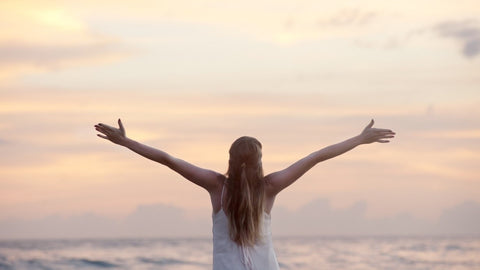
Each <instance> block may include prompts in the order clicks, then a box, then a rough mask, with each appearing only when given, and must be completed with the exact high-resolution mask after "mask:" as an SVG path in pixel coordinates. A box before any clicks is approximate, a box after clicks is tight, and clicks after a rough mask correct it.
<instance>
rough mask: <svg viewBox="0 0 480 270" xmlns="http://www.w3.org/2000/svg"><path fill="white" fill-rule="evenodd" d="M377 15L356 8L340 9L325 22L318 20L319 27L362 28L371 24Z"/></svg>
mask: <svg viewBox="0 0 480 270" xmlns="http://www.w3.org/2000/svg"><path fill="white" fill-rule="evenodd" d="M377 16H378V14H377V13H376V12H373V11H363V10H360V9H358V8H345V9H341V10H340V11H338V12H337V13H335V14H334V15H333V16H331V17H330V18H329V19H327V20H320V21H319V25H320V26H323V25H329V26H336V27H343V26H349V25H356V26H362V25H365V24H368V23H371V22H372V21H373V20H374V18H375V17H377Z"/></svg>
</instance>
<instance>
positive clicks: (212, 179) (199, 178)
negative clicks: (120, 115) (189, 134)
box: [95, 119, 223, 192]
mask: <svg viewBox="0 0 480 270" xmlns="http://www.w3.org/2000/svg"><path fill="white" fill-rule="evenodd" d="M118 125H119V128H114V127H111V126H109V125H105V124H98V125H95V129H96V130H97V131H98V132H100V133H101V134H98V136H99V137H101V138H103V139H106V140H109V141H111V142H113V143H115V144H118V145H121V146H124V147H126V148H128V149H130V150H132V151H133V152H135V153H137V154H139V155H141V156H143V157H146V158H148V159H150V160H153V161H155V162H158V163H160V164H163V165H165V166H167V167H169V168H170V169H172V170H173V171H175V172H177V173H178V174H180V175H182V176H183V177H184V178H186V179H187V180H189V181H191V182H192V183H194V184H197V185H199V186H201V187H203V188H205V189H206V190H207V191H209V192H210V191H211V190H214V189H215V188H216V187H217V185H218V183H219V181H218V180H219V177H220V178H221V177H223V175H221V174H219V173H217V172H214V171H211V170H207V169H203V168H200V167H197V166H195V165H193V164H191V163H189V162H186V161H184V160H182V159H179V158H176V157H174V156H172V155H170V154H168V153H166V152H164V151H162V150H159V149H156V148H153V147H150V146H148V145H145V144H142V143H139V142H137V141H134V140H132V139H130V138H128V137H127V136H126V134H125V128H124V127H123V124H122V121H121V120H120V119H118Z"/></svg>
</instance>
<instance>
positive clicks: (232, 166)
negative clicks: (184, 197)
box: [95, 119, 395, 270]
mask: <svg viewBox="0 0 480 270" xmlns="http://www.w3.org/2000/svg"><path fill="white" fill-rule="evenodd" d="M373 124H374V121H373V120H372V121H371V122H370V123H369V124H368V125H367V126H366V127H365V128H364V129H363V131H362V132H361V133H360V134H359V135H357V136H355V137H352V138H350V139H348V140H345V141H343V142H340V143H337V144H334V145H331V146H328V147H325V148H323V149H321V150H318V151H316V152H313V153H311V154H310V155H308V156H306V157H304V158H302V159H300V160H299V161H297V162H295V163H293V164H292V165H291V166H289V167H288V168H286V169H284V170H281V171H278V172H274V173H271V174H268V175H267V176H264V175H263V169H262V145H261V144H260V142H259V141H258V140H256V139H255V138H252V137H247V136H244V137H241V138H239V139H237V140H236V141H235V142H234V143H233V144H232V146H231V148H230V151H229V153H230V159H229V163H228V171H227V174H226V175H223V174H221V173H217V172H214V171H211V170H207V169H202V168H199V167H197V166H195V165H192V164H190V163H188V162H186V161H184V160H181V159H178V158H175V157H173V156H171V155H169V154H167V153H166V152H163V151H161V150H158V149H155V148H152V147H149V146H147V145H144V144H141V143H139V142H136V141H134V140H132V139H130V138H128V137H127V136H126V134H125V128H124V127H123V124H122V121H121V120H120V119H119V120H118V125H119V128H114V127H111V126H108V125H105V124H98V125H95V129H96V130H97V131H98V132H100V133H101V134H98V136H99V137H101V138H103V139H107V140H110V141H112V142H113V143H116V144H119V145H121V146H124V147H127V148H129V149H130V150H132V151H134V152H136V153H138V154H140V155H142V156H144V157H146V158H148V159H151V160H153V161H156V162H159V163H161V164H163V165H165V166H168V167H169V168H170V169H172V170H174V171H176V172H177V173H179V174H181V175H182V176H183V177H185V178H186V179H187V180H190V181H191V182H193V183H195V184H197V185H199V186H201V187H203V188H204V189H206V190H207V191H208V193H209V194H210V200H211V202H212V208H213V269H214V270H226V269H229V270H237V269H239V270H240V269H259V270H269V269H279V266H278V262H277V259H276V256H275V252H274V250H273V245H272V237H271V232H270V212H271V210H272V207H273V203H274V201H275V197H276V195H277V194H278V193H279V192H280V191H282V190H283V189H284V188H286V187H288V186H289V185H291V184H292V183H293V182H295V181H296V180H297V179H298V178H300V176H302V175H303V174H304V173H306V172H307V171H308V170H310V169H311V168H312V167H313V166H315V165H316V164H317V163H319V162H321V161H324V160H327V159H330V158H333V157H336V156H338V155H340V154H343V153H345V152H347V151H349V150H351V149H353V148H355V147H356V146H358V145H361V144H369V143H373V142H380V143H387V142H389V140H388V139H390V138H393V137H394V135H395V133H394V132H393V131H391V130H389V129H377V128H373Z"/></svg>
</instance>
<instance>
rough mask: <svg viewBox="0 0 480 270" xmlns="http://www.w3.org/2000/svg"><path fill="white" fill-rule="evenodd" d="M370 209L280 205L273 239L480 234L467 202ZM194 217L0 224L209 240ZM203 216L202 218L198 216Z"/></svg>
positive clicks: (206, 224) (159, 212)
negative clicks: (421, 208)
mask: <svg viewBox="0 0 480 270" xmlns="http://www.w3.org/2000/svg"><path fill="white" fill-rule="evenodd" d="M366 210H367V205H366V203H364V202H357V203H355V204H353V205H352V206H350V207H347V208H344V209H333V208H332V207H331V206H330V204H329V202H328V200H325V199H317V200H314V201H312V202H310V203H308V204H307V205H305V206H303V207H301V208H299V209H297V210H293V211H289V210H286V209H285V208H282V207H277V208H275V209H274V211H273V212H272V220H273V222H272V223H273V225H272V229H273V232H274V235H388V234H478V233H480V204H479V203H477V202H472V201H469V202H465V203H462V204H460V205H457V206H454V207H452V208H450V209H448V210H445V211H444V213H443V215H442V216H441V217H440V218H439V219H438V220H437V221H427V220H423V219H418V218H414V217H412V216H411V215H409V214H400V215H397V216H394V217H390V218H381V219H369V218H367V217H366V216H365V213H366ZM196 214H197V215H196V217H190V216H189V215H188V214H187V212H186V211H185V210H184V209H182V208H178V207H174V206H168V205H163V204H152V205H141V206H139V207H137V209H136V210H135V211H133V212H132V213H131V214H129V215H127V216H126V217H124V218H117V219H115V218H108V217H104V216H100V215H96V214H91V213H90V214H82V215H76V216H70V217H61V216H57V215H53V216H48V217H45V218H41V219H36V220H27V219H22V220H20V219H15V220H13V219H10V220H4V221H1V222H0V238H48V237H56V238H58V237H66V238H71V237H103V238H105V237H192V236H193V237H196V236H202V237H208V236H210V231H211V224H212V221H211V216H210V212H207V211H205V212H204V213H196ZM198 214H202V216H200V217H199V216H198Z"/></svg>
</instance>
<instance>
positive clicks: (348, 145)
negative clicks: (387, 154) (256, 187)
mask: <svg viewBox="0 0 480 270" xmlns="http://www.w3.org/2000/svg"><path fill="white" fill-rule="evenodd" d="M373 124H374V121H373V120H372V121H371V122H370V123H369V124H368V125H367V126H366V127H365V128H364V130H363V131H362V133H361V134H360V135H357V136H355V137H352V138H350V139H348V140H345V141H343V142H340V143H337V144H333V145H330V146H327V147H325V148H323V149H320V150H318V151H316V152H313V153H311V154H310V155H308V156H306V157H304V158H302V159H300V160H298V161H297V162H295V163H293V164H292V165H290V166H289V167H288V168H286V169H284V170H281V171H278V172H274V173H272V174H269V175H267V176H265V181H266V183H267V190H268V193H269V196H271V197H274V196H275V195H276V194H278V193H279V192H280V191H282V190H283V189H285V188H286V187H288V186H290V185H291V184H293V183H294V182H295V181H297V180H298V179H299V178H300V177H301V176H302V175H303V174H305V173H306V172H307V171H309V170H310V169H311V168H312V167H313V166H315V165H316V164H318V163H319V162H322V161H325V160H327V159H330V158H333V157H336V156H338V155H341V154H343V153H345V152H348V151H350V150H352V149H353V148H355V147H357V146H359V145H361V144H369V143H373V142H380V143H387V142H389V140H388V139H391V138H393V137H394V136H395V133H394V132H393V131H391V130H389V129H378V128H372V126H373Z"/></svg>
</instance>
